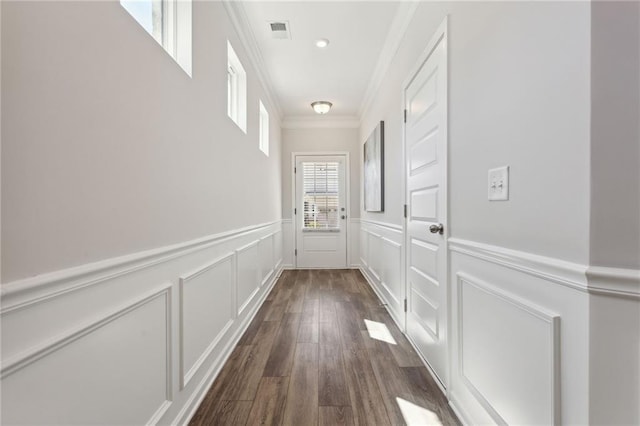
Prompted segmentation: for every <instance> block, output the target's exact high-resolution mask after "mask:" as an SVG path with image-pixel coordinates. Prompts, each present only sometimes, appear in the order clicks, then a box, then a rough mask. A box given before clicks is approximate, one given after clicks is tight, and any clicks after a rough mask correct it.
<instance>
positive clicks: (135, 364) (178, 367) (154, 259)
mask: <svg viewBox="0 0 640 426" xmlns="http://www.w3.org/2000/svg"><path fill="white" fill-rule="evenodd" d="M281 238H282V229H281V222H280V221H276V222H273V223H269V224H263V225H256V226H252V227H246V228H242V229H238V230H233V231H228V232H225V233H222V234H217V235H215V236H211V237H207V238H202V239H198V240H194V241H191V242H187V243H183V244H176V245H171V246H167V247H162V248H158V249H154V250H150V251H147V252H143V253H137V254H133V255H128V256H123V257H119V258H116V259H108V260H105V261H101V262H97V263H94V264H90V265H83V266H80V267H77V268H72V269H69V270H64V271H59V272H54V273H51V274H46V275H43V276H39V277H35V278H31V279H27V280H21V281H17V282H13V283H9V284H6V285H5V286H3V289H2V292H3V297H2V301H1V306H2V310H1V311H0V315H1V319H2V322H1V325H2V360H3V363H2V367H1V376H2V395H1V397H2V406H3V421H4V422H7V423H8V424H9V423H11V424H21V423H22V424H24V423H26V424H36V423H40V424H42V423H50V422H51V419H56V420H55V421H56V422H57V423H60V424H70V425H71V424H92V423H105V424H156V423H163V424H173V423H180V424H182V423H185V422H187V421H188V419H189V418H190V416H191V415H192V414H193V412H194V410H195V409H196V408H197V404H198V402H199V401H200V400H201V399H202V397H203V396H204V394H205V393H206V390H207V389H208V386H209V385H211V383H212V382H213V380H214V379H215V376H216V375H217V374H218V372H219V370H220V368H221V366H222V364H223V363H224V362H225V360H226V359H227V358H228V356H229V355H230V354H231V351H232V349H233V347H234V346H235V344H236V342H237V341H238V339H239V338H240V336H241V335H242V333H243V332H244V330H245V329H246V327H247V326H248V325H249V323H250V321H251V319H252V317H253V316H254V315H255V313H256V312H257V310H258V308H259V307H260V304H261V303H262V302H263V301H264V299H265V298H266V297H267V295H268V293H269V291H270V290H271V288H272V287H273V285H274V284H275V281H276V279H277V277H278V276H279V273H280V270H281V268H282V251H281V250H282V241H281ZM158 283H165V284H164V285H162V286H161V287H158ZM238 307H241V309H238ZM238 311H239V312H238ZM174 313H175V315H173V314H174ZM176 379H177V380H176ZM125 382H126V386H123V383H125ZM132 401H135V404H134V403H132Z"/></svg>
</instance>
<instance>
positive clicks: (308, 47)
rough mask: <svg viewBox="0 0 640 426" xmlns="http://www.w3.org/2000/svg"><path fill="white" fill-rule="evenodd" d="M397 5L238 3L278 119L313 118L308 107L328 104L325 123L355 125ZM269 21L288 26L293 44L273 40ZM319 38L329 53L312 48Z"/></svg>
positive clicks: (396, 11)
mask: <svg viewBox="0 0 640 426" xmlns="http://www.w3.org/2000/svg"><path fill="white" fill-rule="evenodd" d="M401 4H402V3H400V2H373V1H372V2H363V1H360V2H337V1H324V2H310V1H303V2H291V1H281V2H265V1H249V2H242V8H243V9H244V13H245V16H246V23H247V24H248V26H249V27H250V29H251V33H253V38H254V39H255V43H256V47H257V50H258V52H259V55H260V56H261V59H262V63H263V64H264V68H265V69H264V71H266V73H265V74H266V75H267V76H268V79H269V80H270V82H271V86H272V87H271V88H272V90H273V92H274V94H275V97H276V98H277V102H278V103H279V105H280V108H281V110H282V115H283V117H282V118H283V119H284V120H291V119H304V118H312V117H314V116H315V115H316V114H315V113H314V112H313V110H312V109H311V106H310V104H311V102H313V101H318V100H327V101H330V102H332V103H333V108H332V110H331V112H330V113H329V114H327V115H326V116H325V117H326V118H327V119H329V118H330V117H331V118H332V119H339V118H342V119H348V118H353V119H355V120H357V119H358V118H359V117H358V115H359V112H360V110H361V107H362V105H363V102H365V95H366V91H367V87H368V86H369V84H370V81H371V80H372V76H373V75H374V71H375V70H376V66H377V64H378V59H379V57H380V55H381V52H382V50H383V46H384V45H385V41H386V39H387V35H388V34H389V33H390V29H391V28H392V23H393V22H394V18H395V17H396V14H397V13H398V10H399V6H400V5H401ZM271 21H288V22H289V30H290V32H291V40H278V39H274V38H272V35H271V30H270V28H269V22H271ZM320 38H326V39H329V41H330V44H329V46H328V47H327V48H325V49H319V48H317V47H316V46H315V41H316V40H318V39H320Z"/></svg>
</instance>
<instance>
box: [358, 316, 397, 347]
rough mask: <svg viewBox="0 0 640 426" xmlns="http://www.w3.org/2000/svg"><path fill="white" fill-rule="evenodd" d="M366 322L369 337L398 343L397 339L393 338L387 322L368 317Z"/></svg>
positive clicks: (393, 343)
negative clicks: (372, 319)
mask: <svg viewBox="0 0 640 426" xmlns="http://www.w3.org/2000/svg"><path fill="white" fill-rule="evenodd" d="M364 324H365V325H366V326H367V331H368V332H369V337H371V338H372V339H376V340H380V341H382V342H386V343H391V344H392V345H397V343H396V340H395V339H394V338H393V336H392V335H391V332H390V331H389V329H388V328H387V326H386V325H385V324H383V323H381V322H377V321H370V320H368V319H366V320H364Z"/></svg>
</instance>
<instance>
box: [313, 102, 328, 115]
mask: <svg viewBox="0 0 640 426" xmlns="http://www.w3.org/2000/svg"><path fill="white" fill-rule="evenodd" d="M332 106H333V104H332V103H331V102H329V101H316V102H313V103H312V104H311V108H313V110H314V111H315V112H317V113H318V114H326V113H328V112H329V110H330V109H331V107H332Z"/></svg>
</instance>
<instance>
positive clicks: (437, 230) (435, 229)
mask: <svg viewBox="0 0 640 426" xmlns="http://www.w3.org/2000/svg"><path fill="white" fill-rule="evenodd" d="M429 231H430V232H431V233H432V234H440V235H442V234H443V233H444V225H443V224H441V223H439V224H437V225H431V226H430V227H429Z"/></svg>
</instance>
